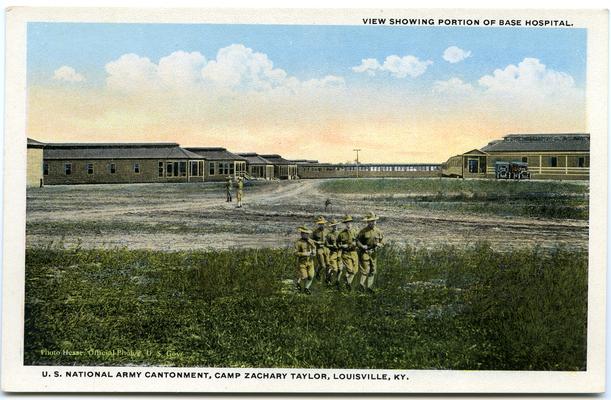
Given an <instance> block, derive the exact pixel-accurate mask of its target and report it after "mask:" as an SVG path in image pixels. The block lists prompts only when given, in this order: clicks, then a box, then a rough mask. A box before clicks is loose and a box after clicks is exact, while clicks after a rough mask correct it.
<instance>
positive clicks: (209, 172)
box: [208, 162, 214, 175]
mask: <svg viewBox="0 0 611 400" xmlns="http://www.w3.org/2000/svg"><path fill="white" fill-rule="evenodd" d="M208 175H214V163H213V162H211V163H210V167H209V171H208Z"/></svg>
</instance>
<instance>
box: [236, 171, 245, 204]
mask: <svg viewBox="0 0 611 400" xmlns="http://www.w3.org/2000/svg"><path fill="white" fill-rule="evenodd" d="M243 195H244V178H243V177H241V176H238V190H237V192H236V199H237V200H238V208H242V196H243Z"/></svg>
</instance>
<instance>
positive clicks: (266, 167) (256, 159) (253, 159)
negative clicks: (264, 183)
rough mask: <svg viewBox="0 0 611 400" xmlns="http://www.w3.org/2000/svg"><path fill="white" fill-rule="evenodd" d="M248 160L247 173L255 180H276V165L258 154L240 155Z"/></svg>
mask: <svg viewBox="0 0 611 400" xmlns="http://www.w3.org/2000/svg"><path fill="white" fill-rule="evenodd" d="M238 155H239V156H240V157H244V158H245V159H246V171H247V173H248V175H249V176H250V177H252V178H255V179H267V180H270V179H274V164H272V163H271V162H270V161H267V160H266V159H265V158H263V157H261V156H259V155H258V154H257V153H238Z"/></svg>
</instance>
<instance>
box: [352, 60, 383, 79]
mask: <svg viewBox="0 0 611 400" xmlns="http://www.w3.org/2000/svg"><path fill="white" fill-rule="evenodd" d="M381 67H382V66H381V65H380V63H379V62H378V60H376V59H375V58H364V59H362V60H361V65H357V66H356V67H352V70H353V71H354V72H359V73H360V72H367V74H368V75H370V76H374V75H375V74H376V73H375V71H376V70H378V69H380V68H381Z"/></svg>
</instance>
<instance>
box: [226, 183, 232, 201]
mask: <svg viewBox="0 0 611 400" xmlns="http://www.w3.org/2000/svg"><path fill="white" fill-rule="evenodd" d="M232 186H233V184H232V182H231V177H230V176H228V177H227V181H225V195H226V196H227V199H226V200H225V202H226V203H230V202H231V200H232V199H231V189H232Z"/></svg>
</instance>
